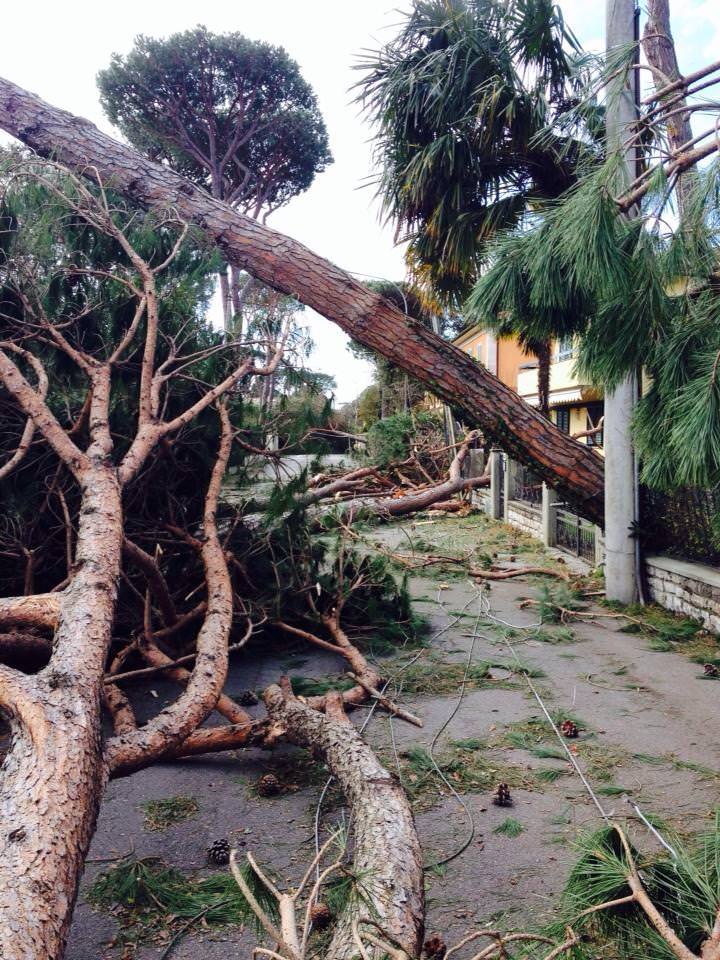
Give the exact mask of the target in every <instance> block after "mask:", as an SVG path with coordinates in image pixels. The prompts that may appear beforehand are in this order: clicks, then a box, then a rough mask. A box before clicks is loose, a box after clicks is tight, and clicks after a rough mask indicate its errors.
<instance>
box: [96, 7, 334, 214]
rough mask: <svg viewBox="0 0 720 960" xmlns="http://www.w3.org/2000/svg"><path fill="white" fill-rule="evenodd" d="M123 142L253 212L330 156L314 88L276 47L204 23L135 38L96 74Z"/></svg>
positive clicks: (289, 191)
mask: <svg viewBox="0 0 720 960" xmlns="http://www.w3.org/2000/svg"><path fill="white" fill-rule="evenodd" d="M98 86H99V88H100V94H101V102H102V105H103V108H104V110H105V112H106V113H107V115H108V117H109V119H110V120H111V121H112V122H113V123H114V124H116V126H117V127H118V128H119V129H120V130H121V131H122V132H123V134H124V135H125V136H126V137H127V138H128V140H129V141H130V142H131V143H132V144H133V145H134V146H136V147H137V148H138V149H140V150H142V151H143V152H144V153H146V154H148V155H150V156H151V157H153V158H154V159H157V160H165V161H167V162H168V163H169V164H170V165H171V166H172V167H174V168H175V169H176V170H178V171H179V172H180V173H182V174H183V175H184V176H186V177H188V178H189V179H191V180H192V181H193V182H195V183H197V184H199V185H201V186H203V187H205V188H206V189H207V190H209V191H210V192H211V193H212V194H213V196H216V197H219V198H221V199H223V200H226V201H227V202H228V203H231V204H233V205H234V206H237V207H238V208H240V209H242V210H243V211H245V212H247V213H250V214H251V215H253V216H256V217H257V216H259V215H260V214H261V213H263V214H267V213H268V212H271V211H272V210H276V209H277V208H278V207H281V206H283V205H284V204H286V203H287V202H288V201H289V200H291V199H292V198H293V197H294V196H296V195H297V194H299V193H302V192H303V191H304V190H307V188H308V187H309V186H310V184H311V183H312V181H313V179H314V177H315V175H316V174H317V173H319V172H321V171H322V170H324V169H325V168H326V167H327V166H328V164H329V163H331V161H332V157H331V154H330V150H329V148H328V137H327V131H326V129H325V124H324V121H323V119H322V116H321V114H320V111H319V109H318V105H317V100H316V97H315V94H314V93H313V91H312V88H311V87H310V85H309V84H308V83H307V81H305V80H304V79H303V77H302V76H301V74H300V69H299V67H298V65H297V63H296V62H295V61H294V60H293V59H292V58H291V57H290V56H289V55H288V54H287V52H286V51H285V50H284V49H283V48H282V47H275V46H272V45H271V44H268V43H261V42H257V41H253V40H249V39H248V38H247V37H244V36H243V35H242V34H240V33H228V34H213V33H211V32H210V31H208V30H207V29H206V28H205V27H202V26H200V27H197V28H196V29H194V30H188V31H185V32H184V33H176V34H173V35H172V36H170V37H168V38H167V39H162V40H158V39H153V38H151V37H145V36H140V37H138V38H137V40H136V41H135V46H134V48H133V49H132V51H131V52H130V53H129V54H127V56H124V57H123V56H122V55H120V54H115V55H114V56H113V58H112V62H111V64H110V66H109V67H107V68H106V69H105V70H102V71H101V72H100V73H99V75H98Z"/></svg>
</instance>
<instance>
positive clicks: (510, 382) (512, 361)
mask: <svg viewBox="0 0 720 960" xmlns="http://www.w3.org/2000/svg"><path fill="white" fill-rule="evenodd" d="M489 339H490V338H489V336H488V334H487V333H485V332H484V331H481V332H479V333H476V334H474V335H473V336H471V337H468V339H467V340H465V341H463V342H462V343H460V344H458V346H459V347H460V349H461V350H464V351H465V353H469V354H470V356H471V357H473V359H474V360H479V362H480V363H482V365H483V366H484V367H487V366H488V340H489ZM478 347H480V353H479V356H478ZM497 354H498V356H497V375H498V377H499V378H500V380H502V382H503V383H505V384H507V386H508V387H512V389H513V390H517V382H518V369H519V368H520V366H521V364H523V363H527V362H528V360H533V359H534V357H533V355H532V354H531V353H526V352H525V351H524V350H523V349H522V347H520V346H519V345H518V342H517V340H515V339H514V338H507V339H502V340H498V341H497Z"/></svg>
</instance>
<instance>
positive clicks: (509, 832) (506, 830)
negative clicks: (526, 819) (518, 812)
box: [493, 817, 525, 838]
mask: <svg viewBox="0 0 720 960" xmlns="http://www.w3.org/2000/svg"><path fill="white" fill-rule="evenodd" d="M524 831H525V827H524V826H523V825H522V824H521V823H520V821H519V820H516V819H515V818H514V817H507V819H505V820H503V822H502V823H499V824H498V825H497V826H496V827H494V828H493V833H498V834H500V835H501V836H503V837H510V838H515V837H519V836H520V834H521V833H524Z"/></svg>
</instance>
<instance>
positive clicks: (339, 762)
mask: <svg viewBox="0 0 720 960" xmlns="http://www.w3.org/2000/svg"><path fill="white" fill-rule="evenodd" d="M265 704H266V706H267V708H268V713H269V714H270V718H271V720H272V721H273V722H274V723H275V724H276V725H277V726H278V727H279V728H282V729H283V730H284V731H285V736H286V737H287V738H288V739H289V740H292V741H293V742H294V743H297V744H300V745H301V746H304V747H308V748H310V749H311V750H317V751H319V752H320V753H321V754H322V755H323V757H324V758H325V761H326V762H327V765H328V767H329V768H330V770H331V772H332V774H333V775H334V776H335V777H336V778H337V781H338V784H339V786H340V788H341V790H342V791H343V793H344V794H345V797H346V798H347V800H348V801H349V803H350V804H351V806H352V811H353V828H354V837H355V841H354V842H355V846H354V857H353V869H354V872H355V873H357V874H359V875H361V876H362V877H363V887H364V890H365V892H366V894H367V895H369V897H370V899H371V901H372V908H368V907H367V906H366V905H365V904H364V903H363V902H362V901H361V902H360V903H359V904H355V905H354V906H352V907H351V908H350V909H349V910H346V911H345V912H344V913H343V914H342V916H341V917H340V918H339V919H338V923H337V927H336V929H335V933H334V935H333V939H332V942H331V944H330V946H329V947H328V949H327V951H326V954H325V955H326V957H328V958H332V960H352V958H355V957H357V956H358V948H357V946H356V944H355V942H354V940H353V936H352V926H351V924H352V920H353V918H357V917H358V916H360V917H362V916H363V911H364V912H365V914H366V916H367V918H368V919H372V920H375V921H376V922H377V923H378V924H379V926H380V927H382V928H383V930H385V931H386V932H387V934H388V935H389V936H390V937H391V938H392V939H393V940H395V941H396V942H397V944H398V945H399V946H400V947H402V949H403V950H404V951H405V952H406V953H407V954H408V956H410V957H417V956H420V949H421V946H422V938H423V917H424V893H423V871H422V859H421V853H420V843H419V841H418V838H417V833H416V831H415V823H414V820H413V815H412V810H411V809H410V804H409V803H408V801H407V798H406V796H405V794H404V792H403V790H402V788H401V787H400V785H399V784H398V783H397V782H396V781H395V780H394V779H393V778H392V777H391V776H390V774H389V773H388V771H387V770H386V769H385V768H384V767H383V766H382V764H381V763H380V761H379V760H378V759H377V757H376V756H375V754H374V753H373V752H372V750H370V748H369V747H368V746H367V745H366V744H365V743H364V742H363V741H362V739H361V738H360V736H359V735H358V734H357V733H356V732H355V729H354V728H353V727H352V726H351V725H349V724H348V723H347V722H340V721H339V720H338V719H333V717H331V716H325V715H323V714H321V713H318V712H317V711H315V710H312V709H311V708H310V707H308V706H306V705H305V704H303V703H300V701H298V700H295V699H291V698H286V697H285V696H284V695H283V692H282V690H281V689H280V687H277V686H272V687H269V688H268V690H267V691H266V693H265ZM329 712H330V711H329Z"/></svg>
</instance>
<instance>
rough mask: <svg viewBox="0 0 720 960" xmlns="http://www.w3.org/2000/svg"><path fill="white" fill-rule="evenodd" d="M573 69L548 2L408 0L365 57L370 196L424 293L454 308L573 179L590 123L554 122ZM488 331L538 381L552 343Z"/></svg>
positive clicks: (590, 134) (567, 97)
mask: <svg viewBox="0 0 720 960" xmlns="http://www.w3.org/2000/svg"><path fill="white" fill-rule="evenodd" d="M580 63H581V61H580V50H579V46H578V43H577V41H576V40H575V38H574V36H573V35H572V33H571V32H570V31H569V30H568V29H567V28H566V26H565V24H564V21H563V18H562V14H561V12H560V10H559V9H558V7H557V6H556V5H555V4H553V3H551V2H549V0H415V3H414V6H413V9H412V12H411V13H410V14H409V16H408V19H407V21H406V23H405V24H404V26H403V28H402V30H401V32H400V34H399V35H398V36H397V37H396V38H395V39H394V40H392V41H391V42H390V43H388V44H387V45H386V46H385V47H383V48H382V49H381V50H380V51H378V52H375V53H372V54H368V55H367V57H366V58H365V59H364V61H363V63H362V64H361V67H362V68H363V69H364V70H365V76H364V78H363V79H362V80H361V81H360V83H359V84H358V86H359V88H360V97H359V99H360V100H361V101H362V102H363V103H364V105H365V107H366V109H367V111H368V113H369V114H370V116H371V118H372V120H373V121H374V123H375V124H376V127H377V138H376V149H375V156H376V160H377V162H378V164H379V167H380V174H379V177H378V181H377V182H378V190H379V194H380V195H381V197H382V199H383V205H384V212H385V214H386V215H387V217H388V218H389V219H391V220H393V221H394V222H395V224H396V227H397V236H398V238H402V239H403V240H406V241H407V242H408V248H407V255H406V256H407V263H408V266H409V269H410V274H411V277H412V279H413V281H414V282H415V284H416V285H417V286H418V288H419V289H420V290H421V291H422V292H423V293H424V294H425V295H426V296H428V297H434V298H439V299H441V300H443V301H445V302H446V303H448V304H450V305H451V306H454V307H455V308H457V307H458V306H459V305H460V304H461V303H462V301H463V300H464V298H465V297H466V296H467V294H468V293H469V291H470V289H471V288H472V286H473V284H474V283H475V281H476V280H477V278H478V276H479V274H480V272H481V270H482V268H483V265H484V263H485V262H486V260H487V254H488V246H489V242H490V241H492V240H493V238H494V237H495V236H496V235H497V233H498V232H499V231H501V230H504V229H508V228H512V227H516V226H518V224H520V223H521V222H522V221H523V220H524V219H525V218H526V217H528V215H532V211H533V208H534V206H535V205H536V204H537V203H538V202H539V201H543V200H547V199H555V198H557V197H559V196H561V195H562V194H563V193H564V192H565V191H566V190H568V189H569V188H570V187H571V186H572V185H573V184H574V183H575V182H576V179H577V174H576V171H577V166H578V163H579V162H580V160H581V158H583V157H584V156H586V155H587V154H588V152H592V150H593V149H594V143H595V142H596V140H595V137H594V131H593V128H592V124H593V122H596V121H597V113H596V112H594V113H593V112H591V111H588V112H587V119H586V120H585V121H584V122H583V123H582V128H581V125H580V121H576V123H575V125H574V126H570V127H568V126H567V125H565V124H564V123H562V122H561V121H560V118H561V117H562V116H563V115H565V114H566V113H567V110H568V107H569V106H575V105H576V103H577V94H578V90H579V89H580V82H581V77H580V73H581V70H579V69H578V65H579V64H580ZM498 332H502V333H506V334H507V333H508V332H510V333H514V334H517V335H519V336H520V338H521V340H524V341H525V345H526V346H527V347H530V346H533V348H538V347H539V350H535V352H536V354H537V356H538V359H539V361H540V363H541V370H540V376H539V379H540V380H541V381H544V382H545V383H546V384H547V382H548V379H549V362H550V344H549V338H547V337H545V338H540V340H541V342H540V343H538V338H537V337H535V336H534V337H532V338H525V337H524V336H523V330H522V328H518V327H514V328H513V329H509V328H508V324H507V321H506V320H501V321H498ZM543 340H544V342H542V341H543ZM531 341H532V343H531ZM542 392H543V391H541V393H542ZM546 393H547V391H545V394H546Z"/></svg>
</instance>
